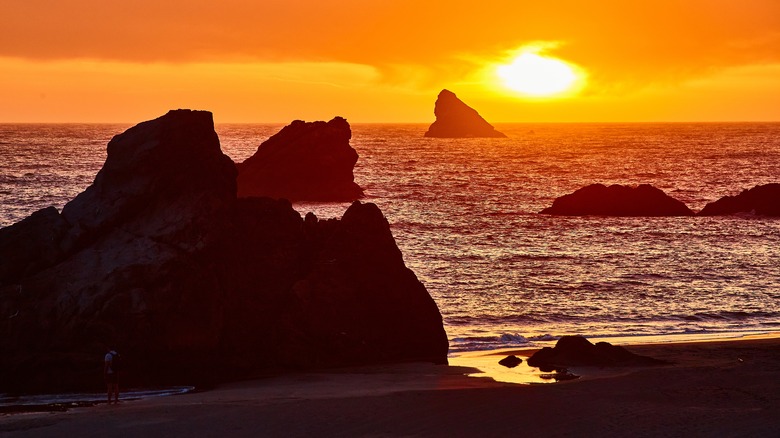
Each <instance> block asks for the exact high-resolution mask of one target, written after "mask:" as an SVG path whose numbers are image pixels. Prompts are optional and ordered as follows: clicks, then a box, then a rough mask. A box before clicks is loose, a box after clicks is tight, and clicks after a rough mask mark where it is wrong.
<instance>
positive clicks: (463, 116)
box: [425, 90, 506, 138]
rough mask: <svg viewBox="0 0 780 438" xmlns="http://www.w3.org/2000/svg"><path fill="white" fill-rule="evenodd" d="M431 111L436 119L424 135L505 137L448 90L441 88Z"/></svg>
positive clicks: (441, 136) (440, 136)
mask: <svg viewBox="0 0 780 438" xmlns="http://www.w3.org/2000/svg"><path fill="white" fill-rule="evenodd" d="M433 113H434V115H436V121H435V122H433V123H432V124H431V126H430V127H429V128H428V131H427V132H426V133H425V136H426V137H439V138H464V137H466V138H468V137H506V135H504V134H503V133H501V132H499V131H496V129H495V128H494V127H493V125H491V124H490V123H488V122H487V121H486V120H485V119H483V118H482V116H480V115H479V113H478V112H477V111H476V110H475V109H474V108H471V107H470V106H468V105H466V104H465V103H463V101H462V100H460V99H458V97H457V96H456V95H455V93H453V92H452V91H449V90H441V92H440V93H439V97H438V98H437V99H436V104H435V106H434V109H433Z"/></svg>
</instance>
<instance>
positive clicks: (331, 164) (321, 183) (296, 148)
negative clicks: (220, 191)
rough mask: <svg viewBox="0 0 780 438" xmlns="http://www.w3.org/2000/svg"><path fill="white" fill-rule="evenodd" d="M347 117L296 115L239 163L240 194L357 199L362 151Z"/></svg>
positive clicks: (302, 198) (360, 190)
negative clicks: (356, 169) (321, 118)
mask: <svg viewBox="0 0 780 438" xmlns="http://www.w3.org/2000/svg"><path fill="white" fill-rule="evenodd" d="M350 138H352V131H351V129H350V127H349V123H347V121H346V119H344V118H342V117H335V118H334V119H333V120H331V121H329V122H327V123H326V122H322V121H319V122H308V123H307V122H303V121H301V120H295V121H294V122H292V123H291V124H289V125H287V126H285V127H284V128H283V129H282V130H281V131H279V132H278V133H276V134H275V135H273V136H272V137H271V138H269V139H268V140H266V141H265V142H263V143H262V144H261V145H260V146H259V147H258V148H257V152H255V154H254V155H252V156H251V157H249V158H247V159H246V160H245V161H244V162H242V163H239V164H238V165H237V167H238V196H239V197H246V196H268V197H271V198H285V199H288V200H290V201H354V200H356V199H359V198H361V197H362V196H363V190H362V189H361V188H360V186H358V185H357V184H356V183H355V182H354V176H353V173H352V170H353V168H354V167H355V163H357V160H358V154H357V152H356V151H355V149H353V148H352V147H351V146H350V144H349V140H350Z"/></svg>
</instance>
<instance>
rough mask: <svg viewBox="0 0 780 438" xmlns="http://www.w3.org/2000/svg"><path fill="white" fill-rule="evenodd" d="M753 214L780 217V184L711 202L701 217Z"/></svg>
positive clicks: (768, 185) (700, 213) (756, 188)
mask: <svg viewBox="0 0 780 438" xmlns="http://www.w3.org/2000/svg"><path fill="white" fill-rule="evenodd" d="M737 213H752V214H756V215H760V216H780V184H778V183H772V184H764V185H760V186H755V187H753V188H752V189H749V190H743V191H742V192H741V193H740V194H739V195H736V196H724V197H722V198H720V199H718V200H717V201H714V202H710V203H708V204H707V205H706V206H704V208H703V209H702V211H700V212H699V216H720V215H729V214H737Z"/></svg>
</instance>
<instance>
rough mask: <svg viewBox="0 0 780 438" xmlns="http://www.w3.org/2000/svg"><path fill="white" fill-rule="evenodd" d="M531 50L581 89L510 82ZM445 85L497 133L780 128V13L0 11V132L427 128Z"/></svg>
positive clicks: (354, 6)
mask: <svg viewBox="0 0 780 438" xmlns="http://www.w3.org/2000/svg"><path fill="white" fill-rule="evenodd" d="M528 47H536V48H537V51H536V52H530V53H531V54H536V55H537V56H542V57H544V58H543V59H551V60H555V61H558V62H561V63H563V65H567V66H570V67H571V68H572V69H573V70H572V71H573V72H574V73H575V76H576V80H575V81H574V84H573V85H571V86H570V87H569V88H567V89H566V90H565V92H562V93H546V94H545V95H544V96H542V97H544V98H540V94H536V95H534V93H529V92H524V91H523V90H522V89H520V91H517V90H518V88H517V87H514V90H513V89H512V88H513V87H511V86H508V81H507V79H506V78H502V77H501V76H500V75H499V70H500V66H508V65H513V63H514V62H516V61H517V59H518V57H519V56H520V55H521V52H522V50H523V48H526V49H527V48H528ZM537 61H538V60H537ZM505 74H506V72H505ZM519 75H521V73H518V72H515V73H514V76H515V77H518V76H519ZM548 75H549V74H548ZM548 85H549V84H548ZM537 87H541V85H537ZM442 88H447V89H449V90H451V91H453V92H455V93H456V94H457V95H458V96H459V97H460V98H462V99H463V100H464V101H465V102H467V103H468V104H470V105H472V106H473V107H475V108H476V109H477V110H478V111H479V112H480V113H481V114H482V115H483V116H485V118H486V119H488V120H489V121H491V122H523V121H529V122H536V121H549V122H567V121H582V122H588V121H728V120H735V121H739V120H780V105H779V104H777V102H780V2H778V1H776V0H741V1H739V2H737V1H731V0H687V1H682V0H678V1H671V0H660V1H655V2H626V1H599V2H592V1H591V2H586V1H571V0H559V1H556V2H539V1H521V0H496V1H489V2H483V4H480V3H474V2H471V1H468V2H466V1H457V0H449V1H440V0H431V1H426V2H419V1H417V0H414V1H412V0H384V1H383V0H377V1H370V2H369V1H365V0H346V1H338V0H334V1H329V2H322V1H314V0H306V1H304V0H298V1H296V0H285V1H278V0H264V1H254V0H224V1H220V2H213V1H211V2H207V1H200V0H188V1H182V0H168V1H159V0H155V1H150V0H137V1H133V2H114V1H105V0H102V1H96V0H63V1H58V2H50V1H42V0H4V1H2V3H0V121H6V122H36V121H42V122H68V121H86V122H109V121H111V122H137V121H141V120H145V119H149V118H153V117H156V116H158V115H160V114H162V113H164V112H165V111H167V110H168V109H170V108H197V109H208V110H211V111H213V112H214V115H215V119H216V120H217V122H289V121H290V120H292V119H296V118H300V119H306V120H315V119H318V120H323V119H325V120H329V119H330V118H332V117H333V116H335V115H342V116H344V117H346V118H347V119H348V120H349V121H350V122H382V121H385V122H431V121H432V120H433V102H434V101H435V98H436V95H437V94H438V92H439V91H440V90H441V89H442ZM542 94H544V93H542Z"/></svg>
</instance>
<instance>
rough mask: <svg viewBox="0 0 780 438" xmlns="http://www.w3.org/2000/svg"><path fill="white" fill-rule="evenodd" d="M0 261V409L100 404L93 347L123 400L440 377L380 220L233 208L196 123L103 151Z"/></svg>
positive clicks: (416, 303)
mask: <svg viewBox="0 0 780 438" xmlns="http://www.w3.org/2000/svg"><path fill="white" fill-rule="evenodd" d="M0 257H2V258H0V297H2V299H1V300H0V317H1V318H2V324H0V351H2V352H3V354H2V355H0V376H2V379H0V392H2V391H25V392H29V391H37V390H45V391H60V390H68V389H87V388H95V389H97V388H99V387H100V385H101V383H102V378H101V371H102V356H103V354H104V353H105V351H104V347H105V346H107V345H108V344H114V345H115V346H116V348H117V349H118V350H119V351H120V353H122V355H123V358H124V363H125V368H126V372H125V373H124V377H123V384H124V385H126V386H133V385H149V384H174V383H187V382H190V383H192V382H195V383H203V382H210V381H220V380H229V379H235V378H240V377H244V376H247V375H250V374H252V373H255V372H257V371H258V370H261V369H276V370H279V369H282V370H283V369H290V368H312V367H329V366H340V365H353V364H363V363H378V362H398V361H432V362H439V363H444V362H446V361H447V358H446V356H447V349H448V341H447V337H446V334H445V332H444V329H443V326H442V319H441V315H440V313H439V311H438V308H437V306H436V304H435V303H434V301H433V300H432V298H431V297H430V295H429V294H428V293H427V291H426V289H425V287H424V286H423V285H422V283H420V282H419V281H418V280H417V278H416V276H415V275H414V273H413V272H412V271H411V270H409V269H408V268H406V266H405V265H404V262H403V259H402V256H401V252H400V250H399V249H398V247H397V246H396V244H395V240H394V239H393V236H392V234H391V232H390V227H389V224H388V222H387V220H386V219H385V218H384V216H383V215H382V212H381V211H380V210H379V209H378V208H377V207H376V206H375V205H373V204H362V203H360V202H355V203H353V204H352V206H351V207H349V208H348V209H347V211H346V212H345V213H344V215H343V217H342V219H340V220H336V219H330V220H324V221H322V220H318V219H317V218H316V216H314V215H313V214H308V215H307V216H306V219H305V220H304V219H302V218H301V215H300V214H299V213H298V212H296V211H295V210H293V208H292V207H291V205H290V203H289V201H286V200H274V199H270V198H254V197H251V198H237V196H236V167H235V165H234V163H233V162H232V161H231V160H230V159H229V158H228V157H227V156H226V155H224V154H223V153H222V151H221V150H220V146H219V139H218V138H217V135H216V133H215V132H214V127H213V121H212V116H211V113H208V112H203V111H189V110H177V111H171V112H169V113H168V114H166V115H165V116H162V117H160V118H158V119H155V120H152V121H148V122H144V123H141V124H139V125H137V126H135V127H132V128H130V129H128V130H127V131H126V132H124V133H122V134H120V135H117V136H116V137H114V139H113V140H111V142H110V143H109V145H108V157H107V159H106V162H105V165H104V166H103V168H102V170H100V172H99V173H98V174H97V176H96V178H95V181H94V183H93V184H92V185H91V186H90V187H89V188H87V189H86V190H85V191H84V192H83V193H81V194H80V195H78V196H77V197H76V198H75V199H73V200H72V201H71V202H69V203H68V204H67V205H66V206H65V207H64V209H63V211H62V213H61V214H59V213H58V212H57V211H56V209H54V208H47V209H44V210H41V211H39V212H36V213H34V214H33V215H32V216H30V217H29V218H27V219H25V220H23V221H21V222H19V223H17V224H14V225H11V226H9V227H6V228H2V229H0Z"/></svg>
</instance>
